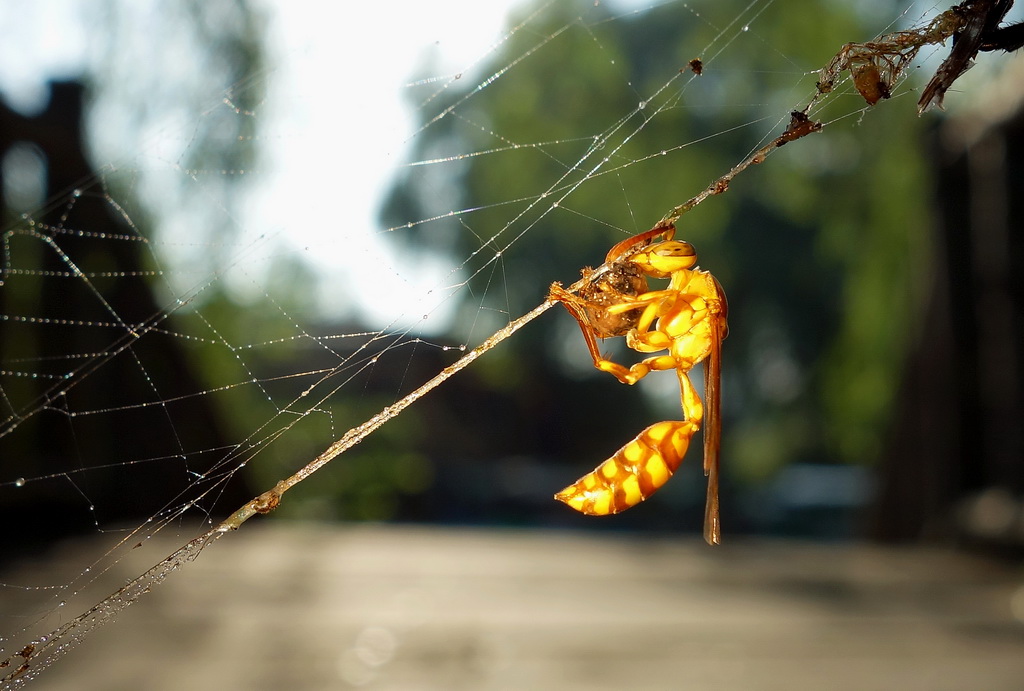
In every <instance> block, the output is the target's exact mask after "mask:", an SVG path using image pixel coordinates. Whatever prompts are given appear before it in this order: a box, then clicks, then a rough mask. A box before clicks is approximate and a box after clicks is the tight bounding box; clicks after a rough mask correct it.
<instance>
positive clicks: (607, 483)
mask: <svg viewBox="0 0 1024 691" xmlns="http://www.w3.org/2000/svg"><path fill="white" fill-rule="evenodd" d="M696 432H697V425H696V424H695V423H693V422H682V421H668V422H656V423H654V424H653V425H651V426H650V427H648V428H647V429H645V430H644V431H643V432H641V433H640V434H638V435H637V436H636V438H635V439H633V440H632V441H631V442H629V443H628V444H626V445H625V446H623V447H622V448H621V449H619V450H618V451H617V452H615V455H614V456H612V457H611V458H609V459H608V460H607V461H605V462H604V463H602V464H601V465H599V466H597V468H595V469H594V470H593V471H591V472H589V473H587V474H586V475H584V476H583V477H581V478H580V479H579V480H577V481H576V482H575V483H573V484H572V485H570V486H568V487H566V488H565V489H563V490H562V491H561V492H559V493H558V494H556V495H555V499H557V500H558V501H561V502H565V503H566V504H568V505H569V506H571V507H572V508H574V509H576V510H577V511H579V512H580V513H585V514H587V515H589V516H607V515H608V514H613V513H619V512H620V511H625V510H626V509H628V508H630V507H631V506H636V505H637V504H639V503H640V502H642V501H643V500H644V499H646V498H647V497H649V496H651V495H652V494H654V492H655V491H656V490H657V489H658V488H659V487H661V486H662V485H664V484H665V483H666V482H667V481H668V479H669V478H670V477H672V473H674V472H675V471H676V469H677V468H679V464H680V463H681V462H682V460H683V456H684V455H685V454H686V448H687V447H688V446H689V445H690V438H691V437H692V436H693V435H694V434H695V433H696Z"/></svg>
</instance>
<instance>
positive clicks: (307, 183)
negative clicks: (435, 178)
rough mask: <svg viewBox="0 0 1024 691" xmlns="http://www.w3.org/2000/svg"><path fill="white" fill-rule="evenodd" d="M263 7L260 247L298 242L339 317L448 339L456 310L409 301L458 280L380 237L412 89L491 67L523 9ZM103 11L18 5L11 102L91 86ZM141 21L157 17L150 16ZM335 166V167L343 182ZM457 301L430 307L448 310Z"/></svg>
mask: <svg viewBox="0 0 1024 691" xmlns="http://www.w3.org/2000/svg"><path fill="white" fill-rule="evenodd" d="M127 1H129V2H131V1H134V0H127ZM253 2H254V4H255V5H256V6H262V7H263V8H264V9H265V10H266V13H267V15H268V18H269V19H268V22H267V29H266V31H267V41H268V44H267V46H266V50H267V72H266V79H267V85H266V86H267V90H268V93H267V100H266V102H265V103H264V104H262V106H261V109H260V111H259V113H258V118H259V119H260V122H259V129H260V133H261V147H262V150H261V152H260V164H259V165H260V169H259V171H257V172H258V173H259V174H258V175H257V176H254V178H255V179H256V180H257V181H258V182H257V183H256V186H255V187H254V189H253V194H252V195H251V202H250V203H247V204H246V205H245V208H246V211H245V212H244V213H245V216H244V217H242V218H239V219H238V222H239V225H240V226H241V228H242V229H243V231H244V232H245V233H246V234H247V236H249V237H252V238H257V237H259V236H261V235H265V234H270V235H282V236H284V237H286V238H287V239H288V241H289V242H291V243H293V244H294V245H295V246H296V247H297V248H298V250H299V251H300V252H302V254H303V256H305V257H307V258H308V259H309V260H310V262H312V263H314V264H315V265H316V266H318V267H319V269H320V270H321V272H322V275H323V276H324V277H325V281H324V290H323V300H322V304H323V305H324V306H325V307H326V308H328V309H330V307H331V306H332V296H336V295H340V294H341V293H339V290H344V291H347V293H348V294H349V295H351V296H352V297H353V298H354V299H355V301H356V302H357V304H372V309H371V310H368V311H364V312H363V315H362V316H364V317H370V316H372V317H373V318H374V320H375V321H374V323H373V325H374V326H377V327H383V326H386V325H387V324H388V322H389V321H390V320H391V319H393V318H396V317H398V316H399V315H400V314H403V313H404V314H405V315H406V316H407V319H406V320H403V323H408V321H409V319H410V318H411V320H412V321H416V320H418V319H419V318H420V317H421V316H422V315H423V314H427V313H428V312H432V314H431V320H428V323H427V324H425V325H424V326H426V328H427V329H428V330H429V329H430V326H431V325H430V323H429V322H430V321H433V322H434V323H435V325H436V326H437V327H440V326H442V325H443V322H444V318H443V316H444V314H443V313H444V310H443V308H442V309H440V310H437V311H434V310H435V306H434V305H433V304H431V302H429V301H421V302H413V303H410V302H409V299H410V296H417V297H419V298H424V297H428V294H427V291H428V290H429V289H431V288H434V289H437V288H439V287H440V286H442V285H443V284H444V283H446V282H448V281H450V280H451V279H450V277H446V274H447V268H442V267H440V266H433V267H431V266H426V265H424V263H423V262H422V261H419V262H418V263H417V264H416V265H415V266H414V267H412V268H410V267H409V266H404V265H402V264H401V261H400V260H399V259H398V258H395V257H393V256H392V255H393V252H391V251H390V250H391V248H392V246H391V245H390V244H385V243H384V241H382V240H381V239H380V237H379V234H378V233H377V231H379V229H380V224H379V221H378V219H377V217H378V213H379V209H380V204H381V201H382V198H383V195H384V194H385V193H386V192H387V190H388V188H389V185H390V183H391V181H392V180H393V177H394V175H395V173H396V170H397V169H398V166H400V164H401V163H403V162H404V161H405V160H406V156H407V153H408V147H409V145H410V137H411V136H412V134H413V133H414V131H415V127H416V122H415V119H414V117H415V114H414V113H413V112H412V110H411V108H410V107H409V104H408V103H407V102H406V101H405V93H404V91H405V85H406V84H408V83H409V82H410V81H411V80H412V79H413V78H414V77H417V76H422V73H423V71H424V68H425V67H426V65H428V64H429V65H430V72H431V74H432V75H434V76H443V75H448V74H455V73H458V72H462V71H465V70H467V68H469V67H470V66H471V65H472V64H473V63H474V62H476V61H479V60H481V59H486V56H487V54H488V51H489V49H490V47H491V46H492V45H494V44H495V43H496V42H497V41H498V40H500V38H501V37H502V36H503V35H504V25H505V15H506V13H507V11H508V9H509V8H510V7H511V6H512V5H513V4H514V1H513V0H498V1H492V0H488V1H487V2H481V1H480V0H433V1H432V2H422V1H419V2H414V1H412V0H399V1H397V2H366V3H359V4H350V3H327V2H320V1H314V0H253ZM97 11H98V10H97V5H96V4H95V3H92V2H90V0H46V1H45V2H32V1H30V0H21V1H18V0H5V2H4V4H3V7H0V26H2V27H5V28H0V92H2V93H3V94H4V95H5V96H6V97H7V98H8V99H9V100H10V102H12V103H14V104H16V105H19V106H21V107H31V106H32V105H36V106H40V105H43V104H44V103H45V97H46V94H47V88H46V82H47V81H48V80H51V79H54V78H74V77H76V76H78V75H79V74H81V72H82V71H83V67H82V65H83V62H84V60H85V59H86V58H85V55H86V51H87V41H88V36H86V35H85V32H84V30H83V24H84V23H83V22H82V21H80V18H81V17H82V16H84V15H85V14H86V13H93V14H95V12H97ZM132 12H133V13H134V14H132V15H131V16H132V17H143V18H144V17H145V16H146V11H145V10H144V9H143V8H140V7H138V6H134V7H132ZM84 25H85V26H93V27H95V26H96V24H95V22H91V23H88V24H84ZM139 31H140V32H146V31H147V29H146V27H140V29H139ZM147 40H159V37H158V36H154V37H152V38H151V39H147ZM141 68H142V69H158V68H159V66H155V65H142V67H141ZM107 122H109V121H107ZM114 129H116V126H115V127H114ZM325 161H333V163H331V166H332V167H331V168H330V169H329V170H324V169H323V167H324V165H326V164H325ZM337 161H343V162H344V163H343V164H342V165H338V164H337ZM96 163H97V164H99V165H102V164H103V163H106V161H97V162H96ZM170 225H171V226H172V227H174V226H176V225H177V226H180V225H187V221H179V222H178V223H177V224H176V223H173V222H171V223H170ZM443 293H444V291H443V290H435V291H434V293H432V294H431V295H430V296H429V297H430V298H431V299H432V300H433V302H435V303H436V301H437V300H438V298H439V297H442V296H443ZM341 306H344V301H340V304H339V307H341Z"/></svg>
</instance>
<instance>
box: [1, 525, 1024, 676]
mask: <svg viewBox="0 0 1024 691" xmlns="http://www.w3.org/2000/svg"><path fill="white" fill-rule="evenodd" d="M163 541H166V544H155V545H153V546H155V548H156V550H157V551H160V550H162V552H163V553H164V554H166V553H169V552H171V551H173V550H174V549H175V548H176V547H178V546H179V545H180V542H183V541H184V540H178V539H177V538H176V537H175V536H168V537H167V538H163V537H162V536H158V537H156V538H153V539H152V540H151V541H150V543H158V542H163ZM150 547H151V544H147V552H148V553H149V554H154V552H153V551H152V549H150ZM98 551H99V550H98V548H97V545H96V544H95V542H93V543H78V544H75V545H71V546H68V547H67V548H66V549H65V550H63V551H62V552H61V553H60V554H55V555H51V557H49V558H48V561H39V562H36V563H35V564H34V565H31V566H23V567H22V570H21V571H20V573H18V574H15V577H16V578H17V579H29V581H30V582H35V583H45V582H53V580H54V578H53V574H56V573H62V572H63V569H64V568H65V567H64V566H63V562H68V561H71V562H72V563H73V564H74V567H73V568H75V569H79V570H80V569H81V568H82V566H81V565H82V564H83V563H87V562H86V561H85V558H86V557H88V556H91V557H93V558H95V556H96V554H97V553H98ZM161 556H162V555H161ZM158 559H159V557H157V559H153V560H151V562H150V563H152V562H155V561H157V560H158ZM118 568H121V566H120V565H119V567H118ZM134 568H135V566H134V565H127V564H124V571H123V572H118V573H108V574H107V575H106V576H105V577H104V578H108V579H110V585H112V586H113V587H112V588H111V590H112V589H113V588H116V587H117V586H118V585H119V584H120V583H123V582H124V581H125V580H127V579H129V578H131V577H134V576H136V575H138V572H137V571H135V570H134ZM48 574H49V576H48ZM9 576H11V574H5V578H4V580H5V581H7V582H11V579H10V578H9ZM1022 583H1024V573H1022V571H1021V570H1020V569H1011V568H1008V567H1007V566H1006V565H1005V564H1004V565H1000V564H996V563H993V562H988V561H984V560H979V559H975V558H970V557H967V556H964V555H957V554H953V553H949V552H943V551H934V550H924V549H888V548H881V547H874V546H864V545H849V544H809V543H793V542H773V541H761V540H758V541H748V540H741V539H735V538H734V539H730V540H729V541H728V543H727V544H726V545H724V546H722V547H719V548H715V549H712V548H710V547H706V546H705V545H704V544H703V543H702V542H697V541H696V540H690V539H681V538H673V539H667V538H658V539H647V538H642V537H639V536H636V535H628V536H621V535H620V536H611V537H608V536H601V537H597V536H593V535H589V534H572V533H548V532H501V531H485V530H461V529H442V528H409V527H386V526H384V527H382V526H367V527H335V528H328V527H321V526H308V525H296V524H287V523H283V522H273V521H265V522H264V523H263V524H262V525H257V526H249V525H247V526H246V527H245V528H243V529H242V530H241V531H239V532H238V533H235V534H230V535H227V536H226V537H224V538H223V539H221V540H220V541H219V542H217V543H215V544H213V545H212V546H210V547H209V548H208V549H207V550H206V551H205V552H203V553H202V554H201V555H200V557H199V558H198V559H197V560H196V561H195V562H194V563H192V564H191V565H189V566H188V567H187V568H185V569H184V570H182V571H181V572H180V573H175V574H172V575H171V577H170V578H169V579H168V580H167V581H166V582H165V583H164V584H163V585H161V586H160V587H158V588H156V589H155V590H154V591H153V592H152V593H150V594H149V595H148V596H147V597H145V598H143V599H142V600H141V601H140V602H139V603H138V604H137V605H135V606H134V607H131V608H130V609H128V610H127V611H125V612H122V614H121V615H120V617H119V618H118V620H117V621H116V622H114V623H113V624H110V625H108V626H105V627H103V628H101V629H100V630H99V631H97V632H96V633H95V634H93V635H92V636H91V637H90V638H88V639H87V640H86V642H85V643H83V644H82V645H80V646H79V647H77V648H75V649H74V650H73V651H72V652H71V653H69V654H68V655H67V656H66V657H65V658H63V659H61V660H60V661H58V662H57V663H56V664H55V665H54V666H53V667H51V668H50V669H49V670H48V671H47V672H46V673H44V674H43V675H42V676H41V677H40V678H39V679H38V681H37V682H35V683H34V684H32V685H31V686H30V688H39V689H72V688H73V689H80V690H87V689H104V691H110V690H118V689H124V690H128V689H131V690H135V689H151V690H154V691H161V690H164V689H167V690H169V689H182V688H187V689H197V690H205V689H290V690H304V689H335V688H340V689H344V688H350V687H360V688H366V689H591V690H592V689H744V690H746V689H825V688H827V689H857V690H864V689H902V690H904V691H907V690H912V689H928V690H936V689H986V690H991V689H1022V688H1024V623H1022V621H1021V618H1024V588H1022ZM103 587H106V584H104V586H103ZM108 592H109V591H108ZM0 593H2V591H0ZM5 597H6V596H5ZM2 604H3V603H2V602H0V606H2ZM0 611H3V612H8V611H9V610H8V609H7V608H6V607H4V608H3V610H0ZM79 611H80V610H75V611H74V612H68V614H77V613H78V612H79ZM1014 612H1016V614H1017V616H1016V617H1015V616H1014ZM4 618H5V617H0V620H2V619H4ZM3 623H4V624H5V628H10V622H9V621H5V622H3ZM12 642H13V643H14V644H17V643H18V641H9V643H12ZM8 647H13V648H14V649H17V648H18V647H19V646H17V645H14V646H8Z"/></svg>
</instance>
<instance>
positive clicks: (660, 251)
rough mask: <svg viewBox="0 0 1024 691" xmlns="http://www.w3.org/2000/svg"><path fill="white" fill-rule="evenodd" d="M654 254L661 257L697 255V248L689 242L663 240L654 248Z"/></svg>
mask: <svg viewBox="0 0 1024 691" xmlns="http://www.w3.org/2000/svg"><path fill="white" fill-rule="evenodd" d="M654 254H656V255H658V256H659V257H696V256H697V250H695V249H694V247H693V245H691V244H690V243H688V242H679V241H676V240H673V241H671V242H663V243H661V244H660V245H658V246H657V247H655V248H654Z"/></svg>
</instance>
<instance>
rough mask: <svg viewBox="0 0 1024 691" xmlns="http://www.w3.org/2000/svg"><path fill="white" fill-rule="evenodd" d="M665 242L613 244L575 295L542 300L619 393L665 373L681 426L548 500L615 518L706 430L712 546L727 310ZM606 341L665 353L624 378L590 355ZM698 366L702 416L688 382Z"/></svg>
mask: <svg viewBox="0 0 1024 691" xmlns="http://www.w3.org/2000/svg"><path fill="white" fill-rule="evenodd" d="M674 235H675V226H674V225H672V224H664V225H658V226H656V227H655V228H653V229H652V230H648V231H647V232H645V233H640V234H639V235H636V236H634V237H631V238H629V239H628V240H624V241H623V242H620V243H618V244H617V245H615V246H614V247H612V248H611V250H609V252H608V256H607V257H606V259H605V263H604V264H603V265H602V266H601V267H600V268H599V269H597V270H591V269H584V270H583V273H584V276H586V277H588V278H590V279H591V280H590V281H589V282H588V283H587V285H586V287H585V288H584V289H583V290H581V291H580V294H579V295H573V294H572V293H569V292H568V291H566V290H565V289H564V288H562V286H561V285H560V284H558V283H553V284H551V289H550V293H549V296H548V297H549V299H551V300H557V301H558V302H561V303H562V304H563V305H565V308H566V309H567V310H569V313H570V314H572V316H573V317H575V319H576V321H577V322H579V325H580V328H581V329H582V331H583V337H584V338H585V339H586V341H587V347H588V348H589V349H590V355H591V356H592V357H593V358H594V366H595V367H597V368H598V369H599V370H602V371H604V372H609V373H610V374H612V375H613V376H614V377H615V378H616V379H618V380H619V381H621V382H623V383H625V384H635V383H636V382H638V381H639V380H641V379H643V378H644V377H645V376H647V374H648V373H649V372H651V371H652V370H669V369H674V370H675V371H676V374H678V376H679V388H680V391H681V396H680V398H681V401H682V406H683V419H682V420H669V421H665V422H656V423H654V424H653V425H651V426H650V427H648V428H647V429H645V430H644V431H643V432H641V433H640V434H638V435H637V436H636V438H635V439H633V440H632V441H630V442H629V443H628V444H626V445H625V446H623V447H622V448H621V449H619V450H618V451H617V452H615V455H613V456H612V457H611V458H609V459H608V460H606V461H604V462H603V463H601V465H599V466H598V467H597V468H595V469H594V470H593V471H591V472H590V473H587V474H586V475H584V476H583V477H581V478H580V479H579V480H577V481H576V482H575V483H574V484H572V485H570V486H568V487H566V488H565V489H563V490H562V491H561V492H559V493H558V494H556V495H555V499H558V500H559V501H562V502H565V503H566V504H568V505H569V506H571V507H572V508H574V509H576V510H577V511H580V512H581V513H585V514H588V515H591V516H606V515H608V514H613V513H619V512H620V511H625V510H626V509H628V508H630V507H631V506H635V505H637V504H639V503H640V502H641V501H643V500H644V499H646V498H647V497H649V496H651V494H653V493H654V492H655V490H657V489H658V488H659V487H661V486H662V485H663V484H665V482H667V481H668V479H669V478H670V477H672V474H673V473H674V472H675V471H676V469H677V468H679V464H680V463H681V462H682V460H683V456H684V455H685V454H686V449H687V447H688V446H689V445H690V439H691V438H692V437H693V435H694V434H696V432H697V430H698V429H700V427H701V422H702V421H705V424H704V474H705V475H707V478H708V495H707V507H706V509H705V515H704V539H705V540H707V541H708V543H710V544H718V543H719V542H721V524H720V521H719V516H718V449H719V442H720V440H721V426H720V420H719V410H720V407H721V392H720V386H719V384H720V380H721V358H722V340H723V339H724V338H725V337H726V335H727V334H728V332H729V328H728V326H727V324H726V317H727V312H728V305H727V303H726V299H725V293H724V292H723V291H722V286H721V285H719V283H718V280H717V279H715V277H714V276H712V275H711V274H710V273H708V272H707V271H701V270H700V269H698V268H695V265H696V264H697V252H696V250H694V248H693V245H691V244H690V243H688V242H680V241H678V240H673V239H672V238H673V236H674ZM647 277H651V278H668V279H669V283H668V286H667V287H666V288H665V289H663V290H649V289H648V286H647ZM612 336H625V337H626V345H628V346H629V347H630V348H632V349H633V350H636V351H638V352H641V353H656V352H658V351H662V350H667V351H668V353H667V354H661V355H653V356H651V357H648V358H645V359H643V360H642V361H640V362H637V363H636V364H634V365H633V366H631V367H629V368H628V369H627V368H626V367H625V366H623V365H620V364H618V363H616V362H612V361H611V360H608V359H606V358H605V357H603V356H602V355H601V352H600V351H599V350H598V346H597V339H598V338H609V337H612ZM701 361H704V395H705V398H706V402H707V405H706V407H705V406H704V405H703V404H702V403H701V400H700V397H699V396H698V395H697V392H696V391H695V390H694V388H693V384H692V383H691V382H690V377H689V375H688V373H689V371H690V370H691V369H693V367H694V365H696V364H697V363H698V362H701Z"/></svg>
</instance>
